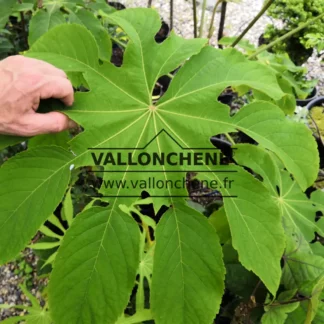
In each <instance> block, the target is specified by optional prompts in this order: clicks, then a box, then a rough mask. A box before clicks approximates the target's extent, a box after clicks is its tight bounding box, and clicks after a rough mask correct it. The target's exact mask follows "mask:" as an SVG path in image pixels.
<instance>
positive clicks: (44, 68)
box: [35, 60, 67, 79]
mask: <svg viewBox="0 0 324 324" xmlns="http://www.w3.org/2000/svg"><path fill="white" fill-rule="evenodd" d="M36 61H37V60H36ZM35 66H36V68H37V70H38V71H39V72H41V73H43V74H46V75H50V76H56V77H61V78H65V79H67V75H66V73H65V72H64V71H63V70H61V69H58V68H57V67H55V66H53V65H51V64H49V63H47V62H43V61H38V65H35Z"/></svg>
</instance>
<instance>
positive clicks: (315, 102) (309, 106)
mask: <svg viewBox="0 0 324 324" xmlns="http://www.w3.org/2000/svg"><path fill="white" fill-rule="evenodd" d="M322 104H324V96H322V97H316V98H315V99H313V100H312V101H310V102H309V103H308V104H307V106H306V108H307V109H308V110H311V109H312V108H313V107H316V106H319V105H322Z"/></svg>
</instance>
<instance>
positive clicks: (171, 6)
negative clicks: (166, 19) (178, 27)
mask: <svg viewBox="0 0 324 324" xmlns="http://www.w3.org/2000/svg"><path fill="white" fill-rule="evenodd" d="M172 29H173V0H170V30H172Z"/></svg>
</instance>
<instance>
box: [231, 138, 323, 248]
mask: <svg viewBox="0 0 324 324" xmlns="http://www.w3.org/2000/svg"><path fill="white" fill-rule="evenodd" d="M236 147H237V148H238V149H237V151H236V152H235V159H236V161H237V162H238V163H240V164H242V165H244V166H247V167H249V168H251V169H252V170H254V171H255V172H256V173H258V174H259V175H261V177H262V178H263V182H264V184H265V185H266V186H267V188H268V189H269V190H270V191H271V193H272V199H273V200H274V201H275V202H276V203H277V204H278V206H279V208H280V210H281V214H282V216H283V217H284V219H283V221H284V225H285V227H286V228H290V227H291V228H292V229H293V231H294V232H296V233H300V235H302V236H303V237H304V238H305V239H306V240H307V241H308V242H309V241H311V240H312V239H313V238H314V233H315V231H317V232H318V233H322V231H321V229H320V228H319V227H318V225H317V224H316V223H315V215H316V211H317V210H318V207H317V206H315V205H314V203H313V202H312V201H310V200H309V199H308V198H307V196H306V195H305V194H304V193H303V192H302V191H301V190H300V187H299V186H298V184H297V183H296V181H294V180H292V179H291V177H290V175H289V173H288V172H286V171H283V170H280V168H279V167H278V165H277V163H276V161H275V158H274V157H273V156H272V155H271V154H270V153H269V152H268V151H266V150H264V149H262V148H260V147H258V146H253V145H249V144H242V145H237V146H236Z"/></svg>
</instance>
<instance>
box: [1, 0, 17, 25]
mask: <svg viewBox="0 0 324 324" xmlns="http://www.w3.org/2000/svg"><path fill="white" fill-rule="evenodd" d="M15 3H16V0H0V29H2V28H3V27H5V25H6V24H7V22H8V19H9V16H10V14H11V13H12V7H13V5H14V4H15Z"/></svg>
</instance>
